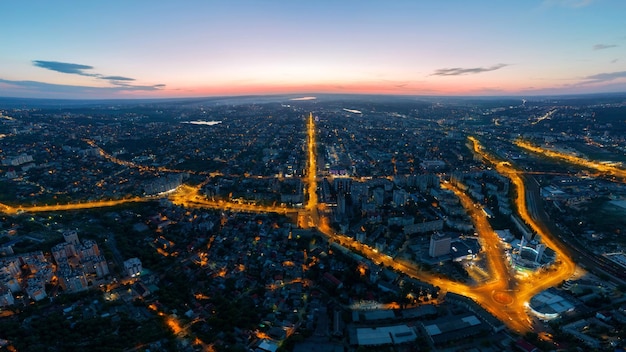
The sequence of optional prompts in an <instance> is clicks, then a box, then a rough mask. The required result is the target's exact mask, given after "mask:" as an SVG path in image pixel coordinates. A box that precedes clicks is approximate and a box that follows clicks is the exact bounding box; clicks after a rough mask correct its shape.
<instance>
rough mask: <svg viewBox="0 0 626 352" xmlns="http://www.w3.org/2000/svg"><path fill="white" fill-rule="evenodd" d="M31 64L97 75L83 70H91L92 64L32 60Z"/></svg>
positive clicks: (90, 75)
mask: <svg viewBox="0 0 626 352" xmlns="http://www.w3.org/2000/svg"><path fill="white" fill-rule="evenodd" d="M33 65H35V66H37V67H41V68H45V69H48V70H52V71H57V72H61V73H69V74H74V75H81V76H88V77H98V75H97V74H94V73H87V72H85V70H92V69H93V66H88V65H80V64H72V63H68V62H58V61H44V60H33Z"/></svg>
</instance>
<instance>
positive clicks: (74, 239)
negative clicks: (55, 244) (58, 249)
mask: <svg viewBox="0 0 626 352" xmlns="http://www.w3.org/2000/svg"><path fill="white" fill-rule="evenodd" d="M63 239H65V242H67V243H71V244H73V245H75V246H78V245H80V241H79V240H78V233H76V230H68V231H64V232H63Z"/></svg>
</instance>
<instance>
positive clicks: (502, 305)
mask: <svg viewBox="0 0 626 352" xmlns="http://www.w3.org/2000/svg"><path fill="white" fill-rule="evenodd" d="M306 129H307V172H306V176H305V178H304V182H305V184H306V187H305V189H306V204H305V206H304V209H294V208H288V207H275V206H260V205H256V204H247V203H235V202H227V201H212V200H209V199H207V198H206V197H204V196H203V195H201V194H200V192H199V191H200V187H201V186H196V187H191V186H188V185H182V186H180V187H179V188H178V189H177V190H176V191H175V192H173V193H171V194H170V195H169V196H168V198H169V200H170V201H171V202H172V203H174V204H177V205H179V206H183V207H189V208H210V209H222V210H223V209H228V210H233V211H244V212H255V213H258V212H261V213H266V212H267V213H269V212H271V213H281V214H288V213H298V221H299V222H304V223H308V224H309V225H311V227H315V228H317V229H318V231H320V232H321V233H322V234H324V235H326V236H327V237H328V238H329V240H331V241H333V242H336V243H338V244H340V245H342V246H344V247H346V248H351V249H355V250H359V251H360V252H361V253H362V254H363V255H364V256H366V257H368V258H370V259H371V260H372V261H373V262H375V263H379V264H380V265H384V266H390V267H393V268H394V269H396V270H398V271H399V272H403V273H404V274H406V275H408V276H410V277H413V278H416V279H418V280H421V281H424V282H428V283H430V284H432V285H435V286H439V287H440V288H441V289H442V290H443V291H449V292H454V293H457V294H460V295H463V296H466V297H469V298H471V299H473V300H475V301H476V302H478V303H479V304H480V305H481V306H482V307H483V308H485V309H486V310H487V311H489V312H490V313H491V314H493V315H494V316H495V317H497V318H498V319H500V320H501V321H502V322H503V323H504V324H506V325H507V326H508V327H509V328H510V329H512V330H514V331H517V332H520V333H524V332H527V331H530V330H531V329H532V325H531V319H530V318H529V316H528V313H527V310H526V307H525V305H526V304H527V303H528V301H529V300H530V298H532V297H533V296H534V295H536V294H537V293H539V292H541V291H542V290H544V289H547V288H549V287H552V286H555V285H557V284H559V283H560V282H561V281H563V280H566V279H568V278H569V277H571V276H572V274H573V273H574V270H575V267H576V266H575V264H574V262H573V261H572V260H571V258H570V257H569V256H568V255H567V251H566V250H565V248H564V247H563V246H562V245H561V243H560V242H559V241H557V240H555V239H554V238H553V237H552V234H551V233H550V231H549V230H548V229H547V228H546V227H545V226H544V225H543V224H542V223H540V222H538V221H536V220H535V219H534V218H533V217H531V216H530V213H529V211H528V207H527V206H528V205H527V201H526V188H525V183H524V180H523V179H522V177H521V176H520V171H519V170H516V169H514V168H513V167H512V166H511V165H510V164H509V163H507V162H501V161H499V160H497V159H496V158H495V157H493V156H491V155H490V154H488V153H487V152H485V151H484V150H483V148H482V146H481V145H480V143H479V142H478V140H476V139H475V138H473V137H470V138H469V139H470V141H471V142H472V143H473V148H474V151H475V152H476V153H479V154H480V155H481V156H482V157H483V158H484V160H485V161H486V162H487V163H490V164H492V165H494V166H495V168H496V170H497V171H498V172H499V173H500V174H502V175H504V176H506V177H508V178H509V179H510V180H511V182H512V184H513V186H514V187H515V189H516V191H517V192H516V194H517V196H516V198H515V200H514V201H515V203H516V206H517V210H518V213H519V216H520V218H521V219H522V220H523V221H525V222H526V223H527V224H528V225H529V226H530V227H531V229H532V230H533V231H534V232H536V233H537V234H539V235H540V236H541V238H542V241H543V242H544V243H545V244H546V245H547V246H548V247H550V248H552V249H553V250H554V251H555V252H556V254H557V264H555V265H553V266H552V267H551V268H550V270H549V271H539V272H536V273H534V274H531V275H529V276H527V277H525V278H516V277H515V276H514V274H513V273H512V271H511V270H510V269H509V267H508V266H507V264H506V262H505V260H506V259H505V255H504V251H503V249H502V247H501V245H500V240H499V239H498V237H497V235H496V234H495V233H494V231H493V229H492V228H491V226H490V225H489V222H488V221H487V219H486V215H485V214H484V212H482V211H480V207H479V206H478V205H477V204H475V203H473V202H472V201H471V199H470V198H469V197H468V196H467V195H465V194H463V193H462V192H461V191H460V190H458V189H456V188H454V187H452V186H451V185H449V184H444V185H443V187H444V188H448V189H451V190H452V191H454V192H455V194H456V195H457V196H458V197H459V199H460V200H461V204H462V205H463V207H464V208H465V209H467V211H468V213H469V214H470V216H471V219H472V221H473V223H474V225H475V227H476V229H477V232H478V234H479V236H480V240H481V244H482V247H483V250H484V253H485V255H486V257H487V262H488V272H489V276H490V278H489V279H488V280H487V281H486V282H483V283H479V284H476V285H473V286H470V285H467V284H464V283H460V282H455V281H452V280H450V279H448V278H445V277H442V276H440V275H438V274H433V273H430V272H425V271H422V270H420V269H419V267H418V266H417V264H416V263H413V262H408V261H404V260H400V259H394V258H392V257H390V256H388V255H386V254H383V253H379V252H377V251H376V250H375V249H373V248H371V247H369V246H367V245H364V244H362V243H359V242H357V241H355V240H353V239H351V238H348V237H347V236H345V235H343V234H340V233H337V232H335V231H334V230H332V229H331V228H330V226H329V225H328V222H329V220H328V217H327V216H325V214H326V213H325V212H324V211H323V210H324V208H325V204H323V203H319V200H318V196H317V155H316V150H317V144H316V133H315V121H314V118H313V114H312V113H311V114H309V116H308V120H307V124H306ZM101 153H102V152H101ZM105 157H106V155H105ZM117 161H118V162H120V161H119V160H117ZM127 166H132V167H139V166H137V165H127ZM154 199H155V198H147V197H146V198H141V197H137V198H132V199H126V200H111V201H95V202H85V203H76V204H66V205H56V206H55V205H44V206H24V207H10V206H7V205H3V204H0V208H1V209H2V210H3V211H4V212H6V213H17V212H18V211H31V212H35V211H62V210H79V209H88V208H97V207H105V206H115V205H119V204H124V203H128V202H141V201H148V200H154ZM303 218H304V219H303Z"/></svg>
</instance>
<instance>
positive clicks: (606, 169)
mask: <svg viewBox="0 0 626 352" xmlns="http://www.w3.org/2000/svg"><path fill="white" fill-rule="evenodd" d="M515 145H516V146H518V147H520V148H522V149H525V150H528V151H531V152H533V153H537V154H541V155H543V156H547V157H549V158H553V159H559V160H562V161H566V162H568V163H570V164H573V165H577V166H582V167H585V168H588V169H593V170H596V171H599V172H600V173H602V174H608V175H612V176H616V177H619V178H620V179H622V181H623V182H626V170H624V169H621V168H619V167H617V166H615V165H611V164H609V163H601V162H597V161H593V160H587V159H585V158H581V157H579V156H575V155H571V154H566V153H562V152H558V151H554V150H550V149H545V148H542V147H539V146H536V145H534V144H531V143H529V142H527V141H523V140H521V139H518V140H516V141H515Z"/></svg>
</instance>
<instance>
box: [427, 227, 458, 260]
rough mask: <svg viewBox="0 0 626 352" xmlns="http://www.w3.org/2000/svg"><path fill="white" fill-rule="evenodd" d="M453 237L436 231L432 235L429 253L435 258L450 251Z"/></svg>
mask: <svg viewBox="0 0 626 352" xmlns="http://www.w3.org/2000/svg"><path fill="white" fill-rule="evenodd" d="M451 243H452V239H451V238H450V237H449V236H446V235H444V234H441V233H438V232H435V233H434V234H432V235H431V236H430V246H429V247H428V255H430V256H431V257H433V258H436V257H439V256H442V255H446V254H448V253H450V245H451Z"/></svg>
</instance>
